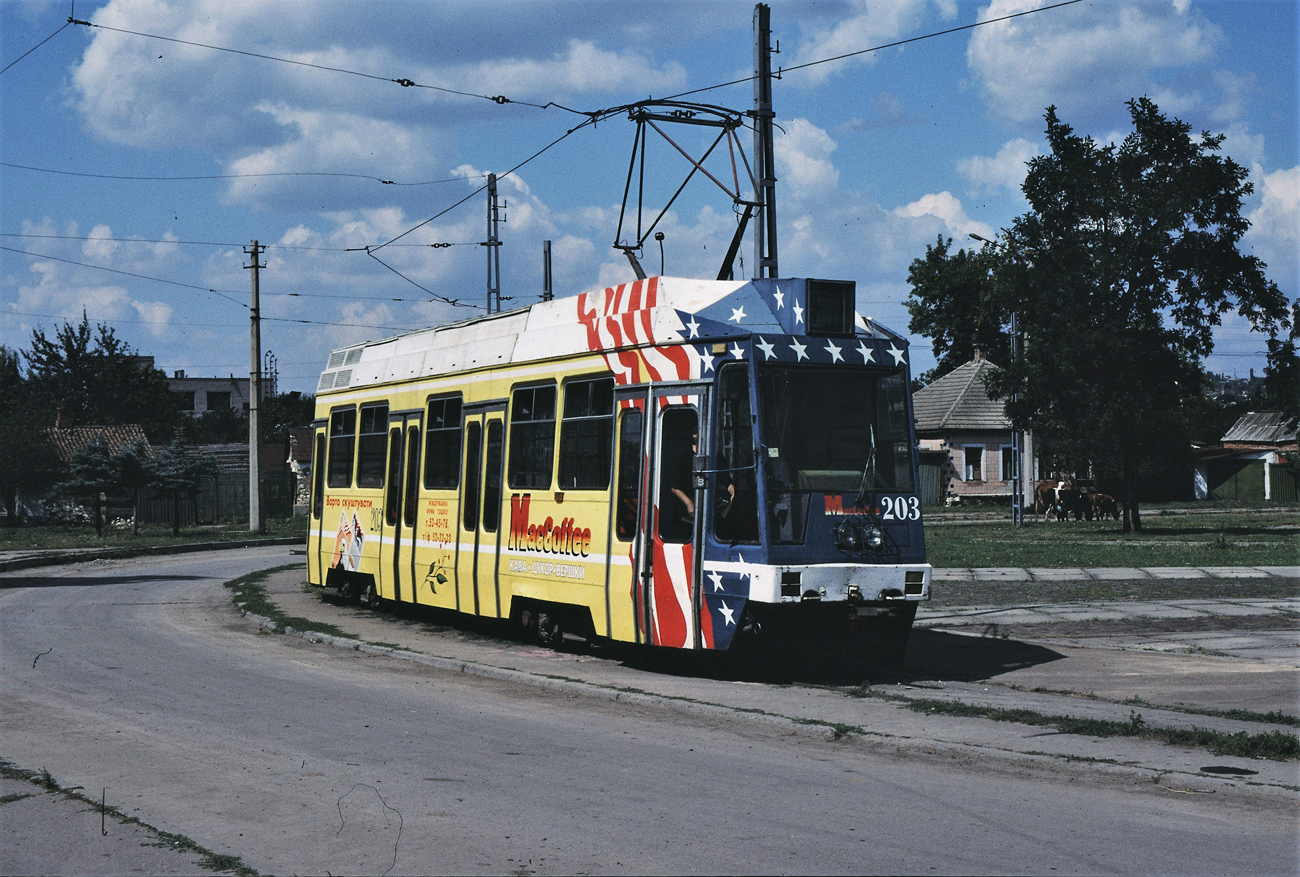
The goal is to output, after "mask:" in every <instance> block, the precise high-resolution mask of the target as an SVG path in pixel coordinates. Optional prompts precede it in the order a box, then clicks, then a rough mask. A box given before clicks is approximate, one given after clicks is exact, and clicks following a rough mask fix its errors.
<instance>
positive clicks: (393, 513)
mask: <svg viewBox="0 0 1300 877" xmlns="http://www.w3.org/2000/svg"><path fill="white" fill-rule="evenodd" d="M419 472H420V413H418V412H412V413H401V414H392V415H390V416H389V419H388V471H387V472H385V473H384V523H383V533H382V534H381V538H380V540H379V576H380V585H379V588H380V593H381V594H385V595H387V593H388V591H389V590H390V587H391V591H392V595H393V596H392V599H394V600H397V601H399V602H400V601H402V600H407V601H411V602H413V601H414V600H415V539H416V535H417V533H416V524H417V521H418V514H417V513H418V511H419V499H420V496H419V490H420V479H419ZM403 583H405V586H404V585H403ZM386 586H387V587H386Z"/></svg>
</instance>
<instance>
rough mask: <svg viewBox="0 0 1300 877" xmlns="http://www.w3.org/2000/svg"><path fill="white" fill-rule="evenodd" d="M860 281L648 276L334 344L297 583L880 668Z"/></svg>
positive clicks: (877, 505)
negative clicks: (817, 653)
mask: <svg viewBox="0 0 1300 877" xmlns="http://www.w3.org/2000/svg"><path fill="white" fill-rule="evenodd" d="M854 293H855V289H854V284H853V283H852V282H846V281H832V280H817V279H788V280H786V279H754V280H749V281H734V280H731V281H728V280H692V279H683V278H675V277H648V278H645V279H641V280H637V281H635V282H631V283H627V284H623V285H620V286H617V287H611V288H607V289H604V290H603V291H599V292H590V293H583V294H580V295H575V296H570V297H564V298H557V299H554V300H550V301H543V302H540V303H537V304H533V305H531V306H528V307H524V308H520V309H517V310H513V311H509V312H506V313H501V314H494V315H491V316H486V317H481V318H477V319H473V320H469V321H466V322H462V323H458V324H454V325H446V326H439V327H436V328H429V329H424V330H420V331H415V332H410V333H408V334H404V335H399V336H397V337H393V338H387V339H384V340H379V341H372V342H367V343H364V344H358V345H354V346H349V347H345V348H341V349H338V350H334V351H333V352H332V353H331V354H330V357H329V361H328V365H327V367H326V369H325V370H324V372H323V373H322V374H321V377H320V382H319V385H318V389H317V396H316V406H317V407H316V420H315V423H314V430H315V436H314V448H313V451H314V454H313V465H312V473H311V479H312V488H311V527H310V532H309V536H308V541H307V576H308V580H309V581H310V582H311V583H313V584H316V585H322V586H325V587H328V588H332V589H336V590H338V591H339V592H340V593H342V594H344V595H346V596H349V597H355V598H358V599H361V600H363V601H365V602H368V603H371V604H372V605H385V604H388V603H390V602H391V603H409V604H418V605H420V606H428V607H439V608H442V609H446V610H453V611H455V612H461V613H466V614H470V615H475V616H484V617H488V618H495V619H506V620H509V621H512V622H514V623H516V624H518V625H521V626H523V627H525V628H529V629H531V630H533V631H535V632H536V634H537V635H538V636H539V637H540V638H541V639H542V640H543V641H549V642H553V643H554V642H559V641H560V640H561V639H562V638H563V637H564V636H565V635H570V636H573V635H576V636H581V637H587V638H593V639H598V640H607V641H614V642H623V643H639V644H646V645H650V646H660V647H667V648H673V649H700V650H719V651H722V650H731V651H733V652H736V651H743V650H746V649H753V650H756V651H758V652H761V651H762V650H763V649H764V648H769V647H770V648H776V647H777V646H778V644H779V645H780V647H781V648H794V649H808V650H812V649H822V648H824V647H826V646H827V645H828V644H830V645H833V647H834V648H832V649H831V650H830V651H828V652H826V653H825V654H826V659H827V660H844V661H850V662H852V661H855V660H860V659H862V657H863V656H864V655H870V656H871V659H872V660H876V659H883V660H886V661H898V660H900V659H901V654H902V649H903V646H904V645H905V643H906V640H907V634H908V631H909V630H910V628H911V625H912V620H913V618H914V616H915V612H916V607H917V604H918V603H919V602H920V601H923V600H927V599H929V595H930V580H931V568H930V566H929V565H928V564H927V563H926V562H925V541H924V535H923V530H922V515H921V505H920V497H919V493H918V484H917V463H918V456H917V450H916V440H915V434H914V428H913V418H912V409H911V394H910V392H909V383H910V370H909V361H908V345H907V342H906V340H905V339H904V338H902V337H901V336H899V335H897V334H895V333H893V332H891V331H889V330H888V329H886V328H884V327H883V326H880V325H879V324H876V323H875V322H873V321H869V320H866V319H864V318H863V317H862V316H860V315H858V314H857V313H856V312H855V310H854Z"/></svg>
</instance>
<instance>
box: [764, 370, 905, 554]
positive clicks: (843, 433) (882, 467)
mask: <svg viewBox="0 0 1300 877" xmlns="http://www.w3.org/2000/svg"><path fill="white" fill-rule="evenodd" d="M758 390H759V393H758V395H759V420H760V426H761V427H762V442H763V445H764V448H765V450H764V454H763V458H764V464H765V465H764V469H765V475H766V478H767V505H768V509H767V514H768V523H769V528H770V531H771V534H772V540H773V541H774V542H777V543H785V544H792V543H801V542H803V538H804V529H805V527H806V525H807V520H808V507H809V503H810V500H811V497H812V495H813V494H822V495H826V494H840V495H852V496H856V495H858V494H859V493H868V492H882V491H890V492H895V491H896V492H899V493H911V492H912V491H913V483H912V444H911V434H910V430H909V428H908V422H907V418H908V410H907V385H906V383H905V382H904V380H903V372H902V370H901V369H899V370H895V371H881V370H879V369H867V368H847V369H846V368H823V367H819V366H806V367H802V368H800V367H798V366H766V367H760V368H759V371H758Z"/></svg>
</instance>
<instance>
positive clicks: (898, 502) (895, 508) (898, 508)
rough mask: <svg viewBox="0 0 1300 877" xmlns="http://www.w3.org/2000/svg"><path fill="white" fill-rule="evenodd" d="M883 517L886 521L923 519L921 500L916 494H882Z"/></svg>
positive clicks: (881, 507)
mask: <svg viewBox="0 0 1300 877" xmlns="http://www.w3.org/2000/svg"><path fill="white" fill-rule="evenodd" d="M880 509H881V516H880V517H881V519H882V520H886V521H919V520H921V500H920V499H918V498H917V497H915V496H882V497H881V498H880Z"/></svg>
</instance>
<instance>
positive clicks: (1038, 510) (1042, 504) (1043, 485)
mask: <svg viewBox="0 0 1300 877" xmlns="http://www.w3.org/2000/svg"><path fill="white" fill-rule="evenodd" d="M1055 507H1056V483H1055V482H1053V481H1039V482H1038V483H1036V484H1035V485H1034V520H1035V521H1037V520H1038V518H1039V516H1040V515H1044V514H1047V515H1050V514H1051V511H1052V509H1053V508H1055Z"/></svg>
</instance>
